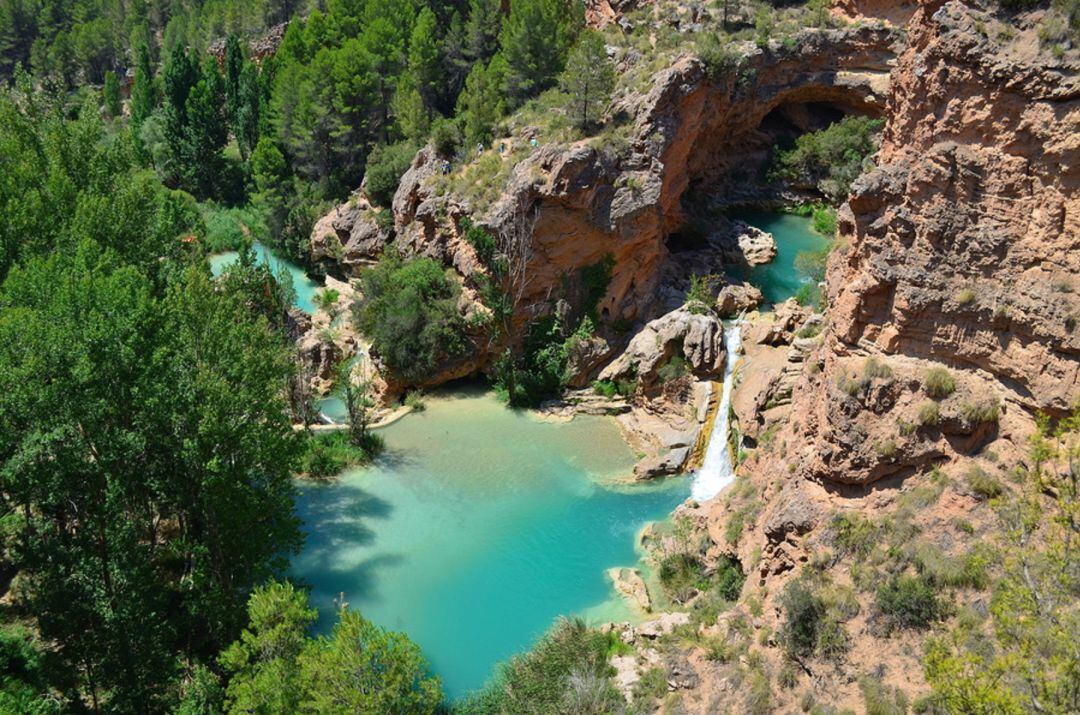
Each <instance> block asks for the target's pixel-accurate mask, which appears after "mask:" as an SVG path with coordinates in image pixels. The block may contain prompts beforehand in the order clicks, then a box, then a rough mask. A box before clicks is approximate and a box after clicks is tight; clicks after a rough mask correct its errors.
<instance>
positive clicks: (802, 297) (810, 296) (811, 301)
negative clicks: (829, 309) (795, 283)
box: [792, 283, 825, 312]
mask: <svg viewBox="0 0 1080 715" xmlns="http://www.w3.org/2000/svg"><path fill="white" fill-rule="evenodd" d="M792 297H793V298H795V302H796V303H798V304H799V305H802V306H806V307H809V308H813V309H814V311H816V312H821V309H822V308H823V307H824V305H825V300H824V296H823V295H822V294H821V287H820V286H819V285H818V284H817V283H803V284H802V285H801V286H799V289H798V290H797V291H795V295H794V296H792Z"/></svg>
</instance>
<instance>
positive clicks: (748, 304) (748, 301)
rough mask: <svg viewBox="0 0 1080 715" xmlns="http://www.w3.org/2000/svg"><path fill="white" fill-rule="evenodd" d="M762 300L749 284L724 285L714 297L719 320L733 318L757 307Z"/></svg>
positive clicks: (758, 292) (761, 296)
mask: <svg viewBox="0 0 1080 715" xmlns="http://www.w3.org/2000/svg"><path fill="white" fill-rule="evenodd" d="M764 299H765V298H764V296H763V295H762V294H761V291H760V290H759V289H758V288H757V287H755V286H752V285H750V284H749V283H740V284H731V285H726V286H724V287H723V288H721V289H720V293H719V294H718V295H717V296H716V312H717V314H719V315H720V317H721V318H734V317H736V316H737V315H739V314H740V313H742V312H744V311H747V310H753V309H754V308H756V307H758V306H759V305H761V302H762V301H763V300H764Z"/></svg>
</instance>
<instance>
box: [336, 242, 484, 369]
mask: <svg viewBox="0 0 1080 715" xmlns="http://www.w3.org/2000/svg"><path fill="white" fill-rule="evenodd" d="M360 286H361V293H362V294H363V299H362V300H361V301H359V304H358V305H357V306H356V309H355V310H356V321H357V326H358V327H359V329H360V331H361V332H362V333H364V335H366V336H367V337H368V338H370V340H371V346H372V349H373V350H374V352H375V353H376V354H377V355H378V356H379V357H380V358H382V359H383V360H384V361H385V362H386V364H387V366H389V367H390V368H391V369H392V370H394V372H396V373H398V374H399V375H400V376H401V377H403V378H404V379H405V380H409V381H417V380H420V379H422V378H424V377H427V376H429V375H430V374H431V373H432V371H434V370H435V368H436V367H437V366H438V364H439V363H440V362H442V361H444V360H446V359H449V358H453V357H455V356H458V355H461V354H462V353H463V352H464V350H465V334H464V320H463V319H462V317H461V315H460V313H459V312H458V308H457V302H458V296H459V295H460V293H461V289H460V287H459V286H458V284H457V282H456V281H454V280H453V279H452V278H450V277H449V276H448V275H447V274H446V270H445V269H444V268H443V266H442V265H441V264H439V263H438V262H436V261H433V260H431V259H430V258H413V259H410V260H404V259H402V258H401V257H399V256H397V255H394V254H392V253H385V254H383V256H382V258H380V259H379V262H378V263H377V264H376V265H375V266H374V267H372V268H369V269H368V270H366V271H364V273H363V274H361V276H360Z"/></svg>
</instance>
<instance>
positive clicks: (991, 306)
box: [681, 0, 1080, 712]
mask: <svg viewBox="0 0 1080 715" xmlns="http://www.w3.org/2000/svg"><path fill="white" fill-rule="evenodd" d="M839 7H840V8H841V9H842V10H844V12H848V13H855V12H859V8H863V9H864V10H866V11H868V12H872V13H873V14H875V15H876V16H878V17H888V18H891V19H892V21H894V22H905V21H906V22H907V26H906V36H907V42H906V45H905V47H904V48H903V50H902V52H901V53H900V55H899V57H898V60H897V63H896V67H895V69H894V70H893V71H892V73H891V81H890V89H889V93H888V97H887V101H886V105H885V110H884V116H885V119H886V124H885V129H884V137H883V142H882V145H881V149H880V151H879V153H878V155H877V156H876V158H875V163H876V167H875V168H873V169H872V170H871V171H869V172H868V173H866V174H864V175H863V176H862V177H861V178H860V179H858V180H857V181H856V182H855V184H854V186H853V189H852V193H851V195H850V197H849V200H848V202H847V203H846V205H845V206H844V207H842V209H841V211H840V221H839V229H838V247H837V249H836V250H835V251H834V252H833V254H832V256H831V258H830V262H829V266H828V272H827V296H828V309H827V311H826V315H825V323H824V325H822V326H817V327H815V328H813V329H812V330H811V329H808V328H809V327H810V326H809V325H804V327H803V328H801V329H799V330H798V331H796V332H795V333H792V332H790V331H791V329H792V328H790V327H789V326H786V325H785V326H779V327H778V326H777V323H776V321H774V322H773V323H770V324H763V325H761V326H759V327H755V328H754V329H753V330H752V332H751V334H749V335H747V336H746V337H747V340H746V343H747V356H748V361H749V363H750V368H749V369H748V370H747V372H746V374H745V375H744V379H743V381H742V384H741V385H740V387H739V388H738V390H737V392H736V395H735V398H734V405H735V410H736V413H737V415H738V423H739V427H740V430H741V433H742V434H744V435H746V436H748V437H752V439H749V440H746V441H745V442H744V446H746V447H747V449H748V450H749V451H748V453H747V457H746V460H745V461H744V462H743V464H741V465H740V467H739V470H738V474H739V478H738V480H737V485H736V487H734V488H732V489H731V490H729V491H728V492H727V493H725V494H722V495H721V496H720V497H718V498H717V499H715V500H713V501H712V502H709V503H706V504H704V505H701V506H699V507H697V506H693V505H691V506H690V507H689V508H685V509H684V510H683V511H682V512H681V513H682V514H683V515H684V516H686V517H687V518H689V519H690V520H691V521H693V522H694V523H696V524H697V526H698V528H699V529H700V530H701V531H702V532H704V533H705V534H707V536H708V543H709V544H711V552H712V553H713V554H714V555H716V556H719V555H720V554H726V555H730V556H734V557H737V558H738V559H739V560H740V561H741V562H742V563H743V564H745V565H747V566H748V567H749V570H750V573H749V578H748V582H747V586H746V588H745V589H744V592H743V599H741V604H742V605H741V606H740V607H739V608H737V609H736V611H735V612H734V613H732V614H729V616H730V617H722V618H721V619H720V621H718V623H717V624H716V625H710V626H708V627H707V628H706V629H705V630H704V631H703V632H704V633H707V634H709V637H716V638H720V639H735V640H738V639H740V638H743V637H744V636H740V635H738V627H741V626H738V624H739V623H740V622H741V623H743V624H745V623H746V622H747V621H750V622H752V624H753V625H752V631H753V633H754V634H756V637H755V638H753V640H754V641H757V642H760V643H762V644H763V648H762V651H761V652H762V656H763V657H764V659H765V660H766V662H767V663H769V665H768V666H767V667H766V668H765V669H764V671H762V672H767V673H771V674H773V675H776V674H777V673H782V672H785V671H784V668H785V667H786V666H785V665H784V663H785V660H784V658H785V656H784V655H783V649H782V648H781V647H780V643H779V639H778V638H777V637H776V636H775V634H776V632H777V630H778V629H779V628H780V627H781V625H782V623H783V619H784V618H785V617H786V615H785V610H784V607H783V606H782V604H781V601H780V594H781V593H783V590H784V586H785V585H786V584H787V583H789V582H791V581H792V580H794V579H796V578H804V577H806V578H816V579H818V582H825V583H827V584H828V586H827V588H828V589H831V590H829V591H826V592H825V593H826V594H827V596H828V594H832V596H830V597H837V596H836V594H842V597H843V598H845V599H848V600H847V601H846V602H845V603H846V604H847V605H846V606H844V615H843V616H842V620H843V629H844V633H846V634H847V635H846V638H847V640H846V643H845V644H844V652H843V654H842V655H839V656H834V658H833V659H832V660H827V659H822V660H817V661H815V660H813V659H811V660H807V661H805V662H803V663H801V665H802V668H801V669H800V668H796V669H795V671H794V674H791V673H790V672H789V673H788V675H786V676H784V677H786V678H788V679H789V680H790V684H789V685H788V686H785V687H784V688H777V687H774V689H773V691H772V694H773V697H774V700H773V707H774V708H776V709H777V710H778V711H785V712H786V711H789V709H790V710H794V709H795V708H796V707H798V705H797V703H796V702H795V699H794V698H795V693H798V692H803V693H806V695H804V698H810V699H811V700H813V699H815V698H816V699H817V701H818V702H827V703H830V704H832V705H836V706H839V707H854V708H861V707H864V703H863V699H862V694H861V692H860V690H859V688H858V686H857V684H856V683H857V681H858V680H859V679H860V678H861V677H864V676H865V675H867V674H869V675H872V676H873V677H874V678H875V679H876V680H878V681H880V682H881V683H883V684H884V686H885V687H896V688H899V689H901V690H903V691H904V692H905V693H907V694H908V695H909V696H912V697H915V696H919V695H921V694H925V693H926V690H927V686H926V684H925V682H924V681H923V680H922V672H923V671H922V663H921V655H922V645H921V641H922V638H923V637H924V636H923V635H922V634H919V633H912V632H905V633H898V634H893V635H892V636H891V637H885V636H884V635H883V634H882V630H881V626H880V621H879V620H878V619H879V618H880V616H879V615H878V611H877V609H876V607H875V605H874V601H873V593H874V589H875V588H877V587H878V586H879V585H880V584H879V583H870V584H866V583H862V582H860V578H865V576H864V574H862V573H860V572H859V571H858V570H857V568H856V566H855V565H853V563H854V559H853V558H852V556H851V554H850V552H845V551H844V550H843V546H842V544H841V543H840V542H839V541H838V539H839V537H838V533H840V532H839V531H838V530H839V529H840V528H841V526H842V525H843V524H850V523H859V522H857V521H855V522H853V521H851V520H852V519H865V520H866V522H865V523H868V524H875V525H877V526H875V527H874V528H875V529H876V531H874V532H872V533H873V535H874V539H875V543H876V540H888V539H890V538H896V539H898V540H897V541H896V543H895V544H893V545H892V546H891V548H892V549H894V553H899V554H901V556H900V557H899V559H900V564H901V567H902V568H907V567H908V565H909V564H912V563H914V564H915V567H917V568H919V569H928V568H931V567H930V566H927V562H926V561H925V560H923V561H920V558H923V557H920V556H919V555H918V554H919V553H923V552H920V551H919V550H920V549H922V550H924V552H934V553H943V554H950V555H951V556H950V557H949V558H957V559H959V558H961V556H960V555H962V554H964V553H969V552H967V551H965V550H967V549H971V548H974V546H973V544H975V543H977V542H978V540H979V539H980V538H984V537H980V536H978V535H985V534H986V533H988V530H990V529H993V528H994V527H993V523H994V521H995V516H994V513H993V511H992V510H991V509H990V508H989V507H988V506H987V503H986V499H985V496H980V491H979V488H978V487H977V486H973V485H977V479H978V475H985V474H990V475H995V476H994V477H993V478H994V479H997V480H1000V482H1001V483H1005V482H1007V478H1006V476H1005V471H1006V465H1015V464H1017V463H1019V462H1020V461H1021V460H1022V459H1023V453H1024V450H1025V448H1026V442H1027V438H1028V436H1029V435H1030V434H1031V433H1032V430H1033V423H1034V416H1035V414H1036V413H1037V412H1046V413H1049V414H1051V415H1057V416H1062V415H1064V414H1066V413H1067V412H1068V410H1069V408H1070V406H1071V405H1074V404H1075V402H1076V400H1077V397H1078V395H1080V373H1078V370H1080V350H1078V347H1080V335H1078V332H1077V325H1076V322H1077V318H1076V317H1075V316H1078V315H1080V312H1078V311H1080V297H1078V296H1077V293H1076V291H1077V287H1076V285H1075V283H1076V281H1077V276H1078V275H1080V263H1078V260H1080V252H1078V248H1080V245H1078V244H1080V184H1078V179H1080V81H1078V78H1077V75H1078V72H1077V71H1078V69H1080V63H1078V61H1077V53H1076V52H1075V51H1070V52H1066V53H1064V54H1063V55H1062V56H1060V57H1055V56H1054V55H1053V54H1051V53H1050V52H1049V51H1047V49H1046V48H1040V44H1039V40H1038V39H1037V38H1036V33H1037V31H1038V26H1039V21H1040V16H1039V15H1038V14H1035V15H1033V16H1009V15H1002V14H1000V12H999V11H997V10H994V9H992V10H990V11H988V10H986V9H980V8H979V7H973V6H971V5H967V4H964V3H961V2H957V1H955V0H954V1H951V2H941V1H940V0H934V1H931V2H924V3H920V4H919V5H918V6H917V7H911V6H900V5H899V4H893V3H881V2H869V3H861V2H853V3H841V4H840V6H839ZM781 328H784V329H781ZM800 334H802V335H804V336H805V337H799V335H800ZM788 343H792V344H791V346H790V347H787V344H788ZM770 366H773V367H770ZM755 370H756V372H755ZM770 370H771V376H770V375H769V374H768V372H769V371H770ZM972 475H975V476H972ZM845 520H846V521H845ZM838 524H839V525H840V526H838ZM958 525H961V526H962V527H963V528H962V529H961V528H959V527H958ZM894 529H899V530H900V531H899V532H898V533H902V534H903V536H893V535H892V534H893V532H892V530H894ZM905 530H906V531H905ZM972 534H975V535H976V536H971V535H972ZM890 543H891V542H890ZM905 559H906V560H905ZM862 567H863V568H864V569H865V564H863V566H862ZM808 574H809V575H808ZM814 574H819V575H818V576H814ZM820 574H824V575H820ZM950 597H952V598H955V599H956V601H957V602H958V603H959V604H960V607H973V608H976V609H978V608H984V605H983V604H985V592H980V591H979V590H978V589H977V588H976V589H968V590H963V589H955V590H952V591H950ZM741 619H745V620H741ZM699 673H700V674H702V675H703V678H702V680H701V683H700V685H699V687H697V688H695V689H693V690H692V692H691V693H690V694H688V695H686V696H685V697H684V698H683V701H682V702H683V705H684V707H685V708H686V710H687V711H688V712H711V711H712V710H711V709H710V707H711V705H710V703H715V702H716V699H717V698H724V699H726V700H730V699H733V698H734V699H741V698H751V697H752V694H751V693H749V692H748V691H747V689H746V686H745V684H744V685H742V686H741V687H740V686H739V684H738V682H739V681H738V680H737V679H734V678H732V677H731V671H730V670H725V669H724V668H723V667H722V666H718V665H716V664H715V663H707V662H703V663H702V664H701V666H700V668H699ZM786 693H790V695H788V694H786ZM736 701H737V702H744V703H745V702H747V700H736Z"/></svg>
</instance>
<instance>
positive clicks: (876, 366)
mask: <svg viewBox="0 0 1080 715" xmlns="http://www.w3.org/2000/svg"><path fill="white" fill-rule="evenodd" d="M862 374H863V379H865V380H873V379H882V380H887V379H889V378H891V377H892V368H890V367H889V366H888V365H886V364H885V363H883V362H878V360H877V358H872V357H871V358H867V359H866V362H864V363H863V369H862Z"/></svg>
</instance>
